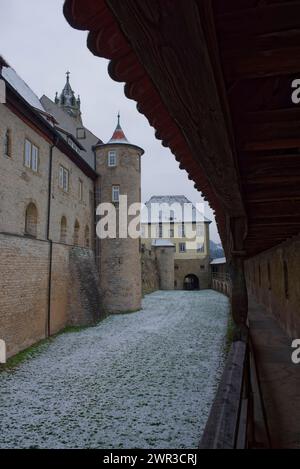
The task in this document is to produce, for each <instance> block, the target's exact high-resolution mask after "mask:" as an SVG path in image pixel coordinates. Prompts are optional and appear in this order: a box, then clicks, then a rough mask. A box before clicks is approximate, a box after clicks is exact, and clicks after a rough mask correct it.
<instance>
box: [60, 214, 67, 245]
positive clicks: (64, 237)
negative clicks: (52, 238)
mask: <svg viewBox="0 0 300 469" xmlns="http://www.w3.org/2000/svg"><path fill="white" fill-rule="evenodd" d="M66 240H67V219H66V217H65V216H63V217H61V221H60V242H61V243H65V242H66Z"/></svg>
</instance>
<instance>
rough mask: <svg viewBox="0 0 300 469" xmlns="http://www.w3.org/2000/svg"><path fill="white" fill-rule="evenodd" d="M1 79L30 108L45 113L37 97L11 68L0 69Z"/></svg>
mask: <svg viewBox="0 0 300 469" xmlns="http://www.w3.org/2000/svg"><path fill="white" fill-rule="evenodd" d="M2 77H3V78H4V80H5V81H7V82H8V83H9V84H10V85H11V86H12V87H13V88H14V89H15V90H16V91H17V92H18V93H19V94H20V95H21V96H22V98H23V99H25V101H26V102H27V103H28V104H30V106H32V107H34V108H36V109H37V110H39V111H43V112H45V109H44V108H43V106H42V104H41V103H40V100H39V98H38V97H37V95H36V94H35V93H34V92H33V91H32V89H31V88H29V86H28V85H27V83H25V81H23V80H22V78H21V77H20V76H19V75H18V74H17V72H16V71H15V70H14V69H13V68H11V67H5V66H4V67H3V68H2Z"/></svg>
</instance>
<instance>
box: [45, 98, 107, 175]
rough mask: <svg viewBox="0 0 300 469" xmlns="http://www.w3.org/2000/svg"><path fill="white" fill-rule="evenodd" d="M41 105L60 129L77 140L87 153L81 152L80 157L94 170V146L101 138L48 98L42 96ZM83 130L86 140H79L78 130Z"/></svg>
mask: <svg viewBox="0 0 300 469" xmlns="http://www.w3.org/2000/svg"><path fill="white" fill-rule="evenodd" d="M41 103H42V105H43V107H44V108H45V110H46V111H47V112H49V114H51V115H52V116H53V117H54V118H55V119H56V121H57V122H58V127H59V128H60V129H63V130H64V131H65V132H66V134H72V135H73V137H74V138H75V139H77V140H78V142H79V143H80V145H82V146H83V147H84V149H85V151H80V153H79V154H80V156H81V158H83V159H84V160H85V161H86V162H87V163H88V164H89V165H90V166H91V167H92V168H94V151H93V146H94V145H96V144H97V143H98V142H99V141H100V142H101V140H99V137H96V135H94V134H93V133H92V132H90V131H89V130H88V129H87V128H86V127H84V126H81V125H80V124H79V122H78V120H76V119H74V118H73V117H72V116H70V115H69V114H67V113H66V112H65V111H64V110H63V109H62V108H60V107H59V106H58V105H57V104H55V103H54V102H53V101H52V100H51V99H49V98H48V97H47V96H45V95H44V96H42V98H41ZM79 128H81V129H83V130H84V132H85V138H81V139H78V135H77V129H79Z"/></svg>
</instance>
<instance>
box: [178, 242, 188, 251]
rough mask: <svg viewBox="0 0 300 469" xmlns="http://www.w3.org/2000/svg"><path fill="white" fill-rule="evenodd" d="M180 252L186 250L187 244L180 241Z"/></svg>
mask: <svg viewBox="0 0 300 469" xmlns="http://www.w3.org/2000/svg"><path fill="white" fill-rule="evenodd" d="M179 252H186V244H185V243H179Z"/></svg>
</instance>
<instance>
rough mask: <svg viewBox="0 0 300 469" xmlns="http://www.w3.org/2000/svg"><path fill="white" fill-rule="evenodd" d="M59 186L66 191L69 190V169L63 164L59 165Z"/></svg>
mask: <svg viewBox="0 0 300 469" xmlns="http://www.w3.org/2000/svg"><path fill="white" fill-rule="evenodd" d="M59 187H60V188H61V189H62V190H63V191H65V192H68V191H69V171H68V170H67V169H66V168H64V167H63V166H60V167H59Z"/></svg>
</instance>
